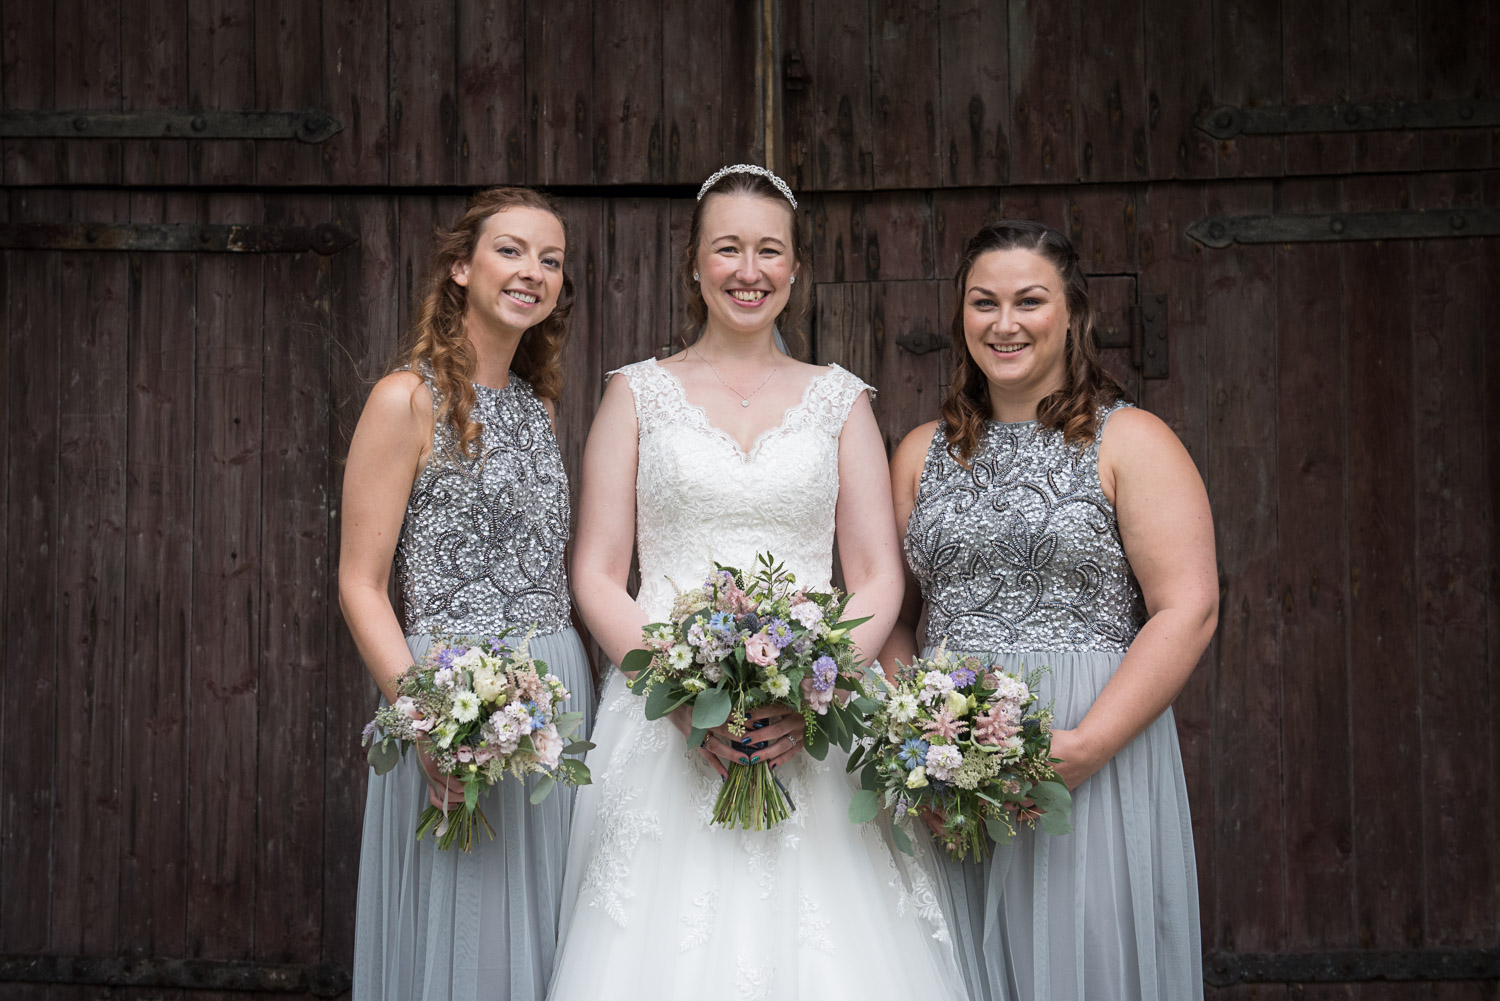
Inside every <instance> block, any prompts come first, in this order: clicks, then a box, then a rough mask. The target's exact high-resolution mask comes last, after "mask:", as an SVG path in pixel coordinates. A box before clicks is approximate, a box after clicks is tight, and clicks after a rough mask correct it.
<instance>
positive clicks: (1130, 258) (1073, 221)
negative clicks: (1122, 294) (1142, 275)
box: [1067, 185, 1139, 274]
mask: <svg viewBox="0 0 1500 1001" xmlns="http://www.w3.org/2000/svg"><path fill="white" fill-rule="evenodd" d="M1067 233H1068V236H1069V238H1071V239H1072V241H1073V246H1074V247H1075V248H1076V249H1077V250H1078V259H1079V260H1080V261H1082V262H1083V269H1084V270H1085V271H1087V272H1089V273H1091V274H1102V273H1119V272H1128V271H1134V270H1135V268H1136V262H1137V261H1138V260H1139V251H1138V247H1137V244H1138V240H1137V236H1138V234H1137V231H1136V197H1135V192H1134V191H1133V190H1129V189H1122V188H1104V187H1092V186H1090V187H1084V186H1082V185H1080V186H1078V187H1075V188H1070V189H1068V229H1067Z"/></svg>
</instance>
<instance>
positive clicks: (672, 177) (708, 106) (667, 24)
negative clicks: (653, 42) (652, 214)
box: [661, 0, 755, 184]
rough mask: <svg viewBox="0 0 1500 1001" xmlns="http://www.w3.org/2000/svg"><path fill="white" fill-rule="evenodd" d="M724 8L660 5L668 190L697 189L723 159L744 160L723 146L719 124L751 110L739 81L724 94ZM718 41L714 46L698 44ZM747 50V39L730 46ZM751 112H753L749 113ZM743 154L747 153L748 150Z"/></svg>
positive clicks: (668, 1)
mask: <svg viewBox="0 0 1500 1001" xmlns="http://www.w3.org/2000/svg"><path fill="white" fill-rule="evenodd" d="M731 23H732V21H731V17H730V11H729V9H728V5H720V4H696V3H691V2H689V0H664V2H663V3H662V5H661V58H662V62H661V88H662V122H663V127H664V129H665V131H666V136H665V151H664V152H665V163H664V165H663V170H662V178H661V179H662V180H664V181H666V183H668V184H701V183H702V182H703V179H704V178H705V177H707V176H708V175H709V174H712V173H713V172H714V171H715V170H717V169H718V168H719V167H720V166H722V162H723V161H724V160H725V158H726V157H735V156H744V155H748V153H747V152H746V151H742V150H741V149H739V148H738V147H736V146H734V145H733V144H732V143H725V142H724V139H723V136H724V129H723V124H722V123H723V120H724V119H725V118H727V117H729V116H731V115H732V114H733V113H734V111H733V108H731V106H734V107H735V108H738V109H739V113H740V115H741V116H743V114H744V111H745V110H746V109H745V106H746V105H754V104H755V92H754V88H752V87H747V86H745V84H744V82H743V79H740V80H738V81H730V82H731V83H733V84H734V86H732V87H731V88H730V89H728V90H726V89H725V82H726V81H725V78H724V68H725V67H724V63H725V61H726V55H727V53H728V51H730V50H728V49H726V48H725V46H724V44H723V42H722V39H723V38H724V31H725V28H726V26H727V25H729V24H731ZM705 38H712V39H720V40H721V43H720V44H719V45H717V46H713V45H705V44H703V39H705ZM734 44H735V46H746V47H748V45H747V39H746V38H745V37H740V38H737V39H735V40H734ZM749 110H753V108H751V109H749ZM747 149H748V148H747Z"/></svg>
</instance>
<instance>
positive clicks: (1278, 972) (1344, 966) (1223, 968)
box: [1203, 949, 1500, 987]
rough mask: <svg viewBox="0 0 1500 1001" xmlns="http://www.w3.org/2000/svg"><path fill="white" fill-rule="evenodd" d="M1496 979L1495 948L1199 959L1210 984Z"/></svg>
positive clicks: (1498, 954)
mask: <svg viewBox="0 0 1500 1001" xmlns="http://www.w3.org/2000/svg"><path fill="white" fill-rule="evenodd" d="M1496 979H1500V949H1348V950H1343V951H1330V952H1215V953H1210V954H1209V955H1207V956H1205V957H1204V959H1203V980H1204V982H1205V983H1207V984H1210V985H1212V986H1214V987H1230V986H1233V985H1234V984H1321V983H1359V982H1365V981H1372V980H1406V981H1418V982H1423V981H1426V982H1433V981H1441V980H1496Z"/></svg>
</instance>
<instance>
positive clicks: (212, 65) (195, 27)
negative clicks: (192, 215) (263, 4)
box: [187, 0, 255, 184]
mask: <svg viewBox="0 0 1500 1001" xmlns="http://www.w3.org/2000/svg"><path fill="white" fill-rule="evenodd" d="M254 20H255V16H254V10H253V9H252V8H251V7H249V6H248V5H247V4H246V3H244V0H203V2H201V3H192V4H189V5H188V20H187V61H188V75H187V98H188V102H189V104H190V106H191V107H193V108H207V109H210V110H215V111H237V110H242V109H244V108H248V107H252V106H253V105H254V102H255V24H254ZM254 176H255V143H254V142H253V141H251V140H248V139H204V140H195V141H192V142H189V143H188V177H189V178H190V179H191V180H192V181H193V182H194V183H197V184H245V183H248V182H249V181H250V180H251V179H252V178H254Z"/></svg>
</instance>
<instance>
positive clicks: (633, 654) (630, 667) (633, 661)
mask: <svg viewBox="0 0 1500 1001" xmlns="http://www.w3.org/2000/svg"><path fill="white" fill-rule="evenodd" d="M650 666H651V651H650V650H632V651H630V652H629V653H627V654H626V655H625V658H624V659H623V660H621V661H620V670H622V671H628V672H630V673H635V672H638V671H644V670H645V669H646V668H648V667H650Z"/></svg>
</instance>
